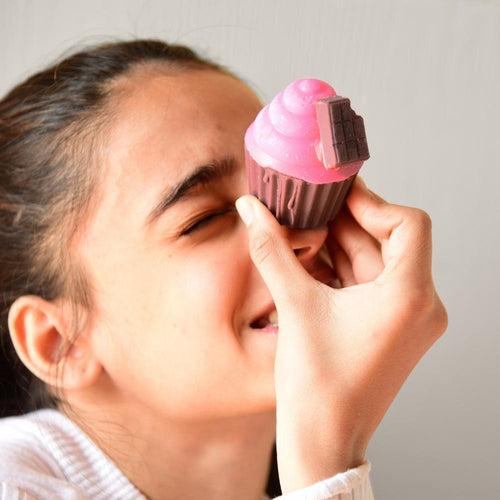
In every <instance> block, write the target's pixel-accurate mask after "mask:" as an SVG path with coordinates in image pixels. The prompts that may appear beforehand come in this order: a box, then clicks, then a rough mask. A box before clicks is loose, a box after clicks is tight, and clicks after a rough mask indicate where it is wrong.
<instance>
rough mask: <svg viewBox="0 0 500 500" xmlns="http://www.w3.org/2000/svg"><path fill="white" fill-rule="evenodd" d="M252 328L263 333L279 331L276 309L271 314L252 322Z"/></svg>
mask: <svg viewBox="0 0 500 500" xmlns="http://www.w3.org/2000/svg"><path fill="white" fill-rule="evenodd" d="M250 328H252V329H253V330H257V331H259V332H261V333H278V329H279V327H278V312H277V311H276V309H274V310H273V311H271V312H270V313H269V314H267V315H265V316H262V317H260V318H258V319H257V320H255V321H253V322H252V323H250Z"/></svg>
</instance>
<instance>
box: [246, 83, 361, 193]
mask: <svg viewBox="0 0 500 500" xmlns="http://www.w3.org/2000/svg"><path fill="white" fill-rule="evenodd" d="M334 95H336V92H335V90H334V89H333V87H331V86H330V85H328V83H326V82H324V81H322V80H316V79H314V78H304V79H300V80H295V81H293V82H292V83H290V84H289V85H288V86H287V87H286V88H285V89H284V90H282V91H281V92H280V93H279V94H278V95H276V96H275V97H274V99H273V100H272V101H271V102H270V103H269V104H267V105H266V106H265V107H263V108H262V109H261V110H260V112H259V114H258V115H257V117H256V118H255V120H254V121H253V123H252V124H251V125H250V126H249V127H248V129H247V131H246V133H245V147H246V149H247V150H248V152H249V153H250V155H251V156H252V158H253V159H254V160H255V161H256V162H257V163H258V164H259V165H261V166H263V167H271V168H273V169H274V170H277V171H279V172H281V173H283V174H286V175H291V176H293V177H297V178H299V179H302V180H305V181H308V182H312V183H315V184H326V183H329V182H338V181H342V180H344V179H347V177H350V176H351V175H353V174H355V173H357V172H358V171H359V169H360V168H361V165H362V164H363V162H362V161H356V162H352V163H348V164H346V165H342V166H340V167H338V168H337V167H336V168H329V169H327V168H325V167H324V165H323V162H322V150H321V141H320V135H319V127H318V123H317V121H316V108H315V102H316V101H317V100H318V99H322V98H323V97H328V96H334Z"/></svg>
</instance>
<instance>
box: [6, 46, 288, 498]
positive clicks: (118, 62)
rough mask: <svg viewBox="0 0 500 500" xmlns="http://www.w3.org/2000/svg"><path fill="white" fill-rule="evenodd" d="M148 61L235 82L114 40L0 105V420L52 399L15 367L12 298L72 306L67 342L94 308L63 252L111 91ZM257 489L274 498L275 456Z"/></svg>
mask: <svg viewBox="0 0 500 500" xmlns="http://www.w3.org/2000/svg"><path fill="white" fill-rule="evenodd" d="M155 63H157V64H161V66H162V68H166V69H167V70H168V71H173V72H176V71H184V70H196V69H198V70H204V69H205V70H215V71H220V72H222V73H225V74H228V75H230V76H233V77H235V78H238V77H237V76H235V75H234V74H233V73H232V72H231V71H229V70H228V69H227V68H226V67H225V66H223V65H220V64H216V63H215V62H213V61H210V60H209V59H206V58H202V57H200V56H199V55H198V54H197V53H196V52H195V51H193V50H192V49H191V48H189V47H186V46H183V45H174V44H168V43H166V42H164V41H162V40H132V41H118V42H110V43H104V44H100V45H97V46H93V47H89V48H87V49H86V50H83V51H80V52H77V53H75V54H73V55H71V56H68V57H66V58H65V59H63V60H62V61H59V62H57V63H55V64H53V65H52V66H50V67H49V68H46V69H44V70H43V71H40V72H38V73H36V74H34V75H33V76H31V77H29V78H27V79H26V80H25V81H24V82H22V83H20V84H19V85H17V86H16V87H14V88H13V89H12V90H11V91H10V92H9V93H8V94H7V95H6V96H5V97H4V98H3V99H2V100H1V101H0V292H1V299H0V345H1V350H0V402H1V405H2V407H1V408H0V417H5V416H10V415H16V414H23V413H27V412H30V411H33V410H36V409H40V408H57V406H58V403H59V402H61V401H62V400H61V399H60V397H59V396H58V395H57V390H55V391H52V390H51V389H50V388H49V387H48V386H47V385H46V384H45V383H44V382H43V381H42V380H40V379H39V378H38V377H36V376H35V375H34V374H33V373H31V371H30V370H28V369H27V368H26V366H25V365H24V364H23V363H22V361H21V360H20V359H19V357H18V355H17V353H16V351H15V349H14V346H13V344H12V341H11V339H10V335H9V331H8V324H7V323H8V322H7V320H8V312H9V309H10V306H11V305H12V303H13V302H14V301H15V299H16V298H17V297H19V296H22V295H37V296H40V297H42V298H43V299H45V300H48V301H53V300H55V299H57V298H64V299H67V300H68V303H69V304H70V306H71V308H72V310H71V318H72V322H71V330H70V331H71V332H72V335H71V343H72V342H74V340H75V338H76V336H77V334H78V331H81V327H82V325H81V321H80V320H81V318H82V317H85V316H86V317H88V315H87V313H90V312H92V310H93V308H94V303H93V294H92V279H91V275H90V273H89V271H88V269H86V268H85V267H84V265H83V263H82V262H81V261H80V260H78V259H77V258H76V257H75V256H74V255H72V253H71V251H70V248H71V243H72V241H73V238H74V236H75V234H76V232H77V230H78V229H79V228H81V227H82V226H83V224H84V222H85V217H89V213H90V207H91V200H92V199H93V196H95V195H96V190H97V189H96V186H97V180H98V178H99V168H98V164H99V162H98V161H96V158H97V157H98V154H99V146H100V144H101V142H102V138H103V131H104V130H105V127H106V125H107V124H109V123H110V121H111V120H112V118H113V111H112V107H111V106H110V102H111V100H112V99H113V97H114V96H115V94H116V91H115V89H113V86H112V84H113V83H114V82H115V81H116V79H117V78H118V77H120V76H122V75H125V74H126V73H127V72H128V71H130V70H131V69H133V68H136V67H138V66H140V65H148V64H149V65H150V64H155ZM81 311H83V312H84V313H85V314H83V315H80V314H79V313H80V312H81ZM71 343H70V345H71ZM70 345H66V346H63V347H64V349H69V347H70ZM60 354H61V352H60V353H59V355H60ZM267 491H268V493H269V494H271V495H274V494H276V493H277V492H278V494H279V493H280V492H279V486H278V480H277V468H276V456H275V451H274V452H273V462H272V466H271V475H270V480H269V483H268V487H267Z"/></svg>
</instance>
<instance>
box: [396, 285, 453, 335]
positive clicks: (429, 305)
mask: <svg viewBox="0 0 500 500" xmlns="http://www.w3.org/2000/svg"><path fill="white" fill-rule="evenodd" d="M405 309H406V318H407V319H409V318H411V321H413V322H418V323H420V324H421V325H425V330H426V331H427V332H428V333H429V335H431V336H433V337H434V336H440V335H442V334H443V333H444V332H445V331H446V329H447V327H448V313H447V311H446V308H445V307H444V305H443V303H442V302H441V300H440V299H439V297H438V295H437V293H436V290H435V289H434V287H433V286H430V285H429V286H427V287H425V288H423V289H419V290H414V291H413V292H412V293H409V294H408V296H407V301H406V308H405Z"/></svg>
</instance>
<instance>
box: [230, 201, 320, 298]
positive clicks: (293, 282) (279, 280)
mask: <svg viewBox="0 0 500 500" xmlns="http://www.w3.org/2000/svg"><path fill="white" fill-rule="evenodd" d="M235 205H236V209H237V210H238V213H239V215H240V217H241V219H242V220H243V222H244V223H245V225H246V226H247V229H248V243H249V251H250V257H251V259H252V261H253V263H254V264H255V266H256V267H257V269H258V271H259V273H260V275H261V276H262V279H263V280H264V282H265V283H266V285H267V287H268V288H269V291H270V292H271V295H272V296H273V299H274V301H275V303H276V306H277V308H278V304H279V303H292V304H293V305H294V306H298V305H299V304H300V303H301V302H303V299H304V293H309V292H308V290H309V288H310V287H311V285H315V284H316V281H315V280H314V278H312V276H311V275H309V274H308V272H307V271H306V270H305V269H304V267H303V266H302V264H301V263H300V261H299V259H298V258H297V256H296V255H295V252H294V251H293V249H292V248H291V246H290V242H289V241H288V239H287V238H286V237H285V236H284V231H283V227H282V226H281V225H280V224H279V222H278V221H277V220H276V218H275V217H274V215H273V214H272V213H271V212H270V211H269V209H268V208H267V207H266V206H265V205H264V204H263V203H262V202H261V201H260V200H259V199H258V198H256V197H255V196H253V195H244V196H240V197H239V198H238V199H237V200H236V203H235ZM307 296H308V295H306V297H307ZM301 299H302V300H301Z"/></svg>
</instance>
